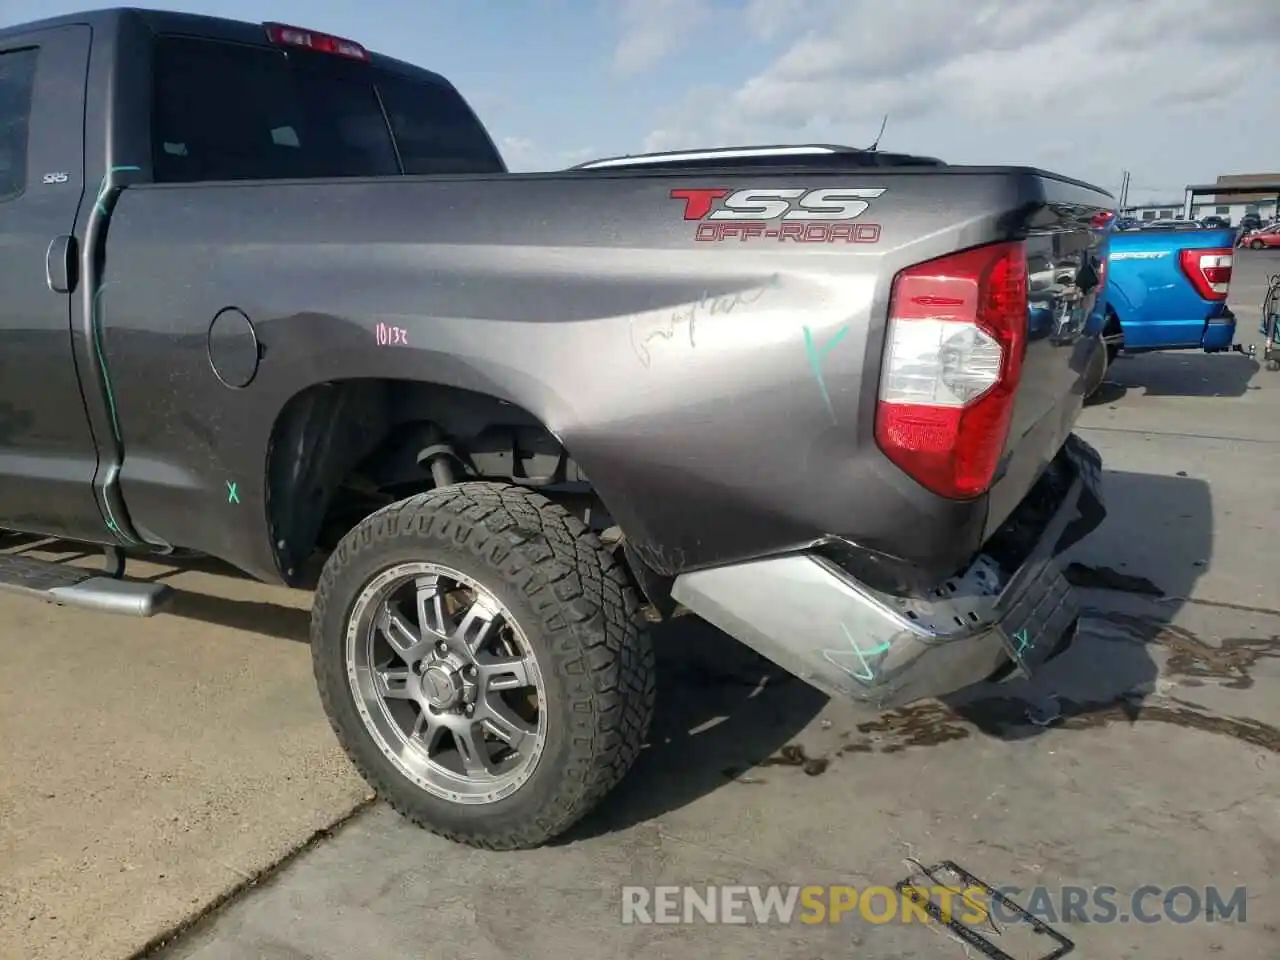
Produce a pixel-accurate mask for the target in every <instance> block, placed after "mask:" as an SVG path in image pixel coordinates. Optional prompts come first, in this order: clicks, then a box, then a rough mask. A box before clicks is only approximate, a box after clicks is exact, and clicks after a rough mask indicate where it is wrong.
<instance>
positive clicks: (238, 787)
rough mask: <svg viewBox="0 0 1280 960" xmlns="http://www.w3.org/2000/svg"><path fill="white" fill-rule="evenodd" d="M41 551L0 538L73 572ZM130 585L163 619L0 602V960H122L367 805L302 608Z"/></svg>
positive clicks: (260, 588)
mask: <svg viewBox="0 0 1280 960" xmlns="http://www.w3.org/2000/svg"><path fill="white" fill-rule="evenodd" d="M15 544H16V545H15ZM46 546H51V547H53V548H54V549H53V550H48V549H45V550H41V549H39V547H40V544H31V543H26V544H22V543H21V542H20V539H19V538H15V537H7V538H6V537H0V548H5V547H7V548H8V549H28V550H31V551H32V552H33V554H35V555H38V556H43V557H46V558H55V557H59V556H68V557H74V556H75V555H74V554H71V553H70V552H69V551H68V550H67V549H66V548H65V545H59V544H56V543H54V544H49V545H46ZM60 548H61V549H60ZM73 562H74V561H73ZM80 562H85V563H92V562H93V561H92V560H90V559H85V560H83V561H80ZM98 562H99V563H100V561H98ZM215 569H216V570H219V571H220V568H215ZM130 572H131V574H136V575H140V576H151V577H163V578H165V579H166V580H167V581H168V582H170V583H171V585H172V586H174V587H175V588H176V589H177V591H178V593H177V600H176V603H175V606H174V611H175V612H174V613H173V614H169V615H164V616H160V617H155V618H153V619H150V620H135V619H131V618H124V617H111V616H103V615H95V614H92V613H87V612H84V611H78V610H72V609H59V608H56V607H51V606H47V605H45V604H42V603H39V602H37V601H33V600H27V599H25V598H18V597H13V596H10V595H4V596H0V625H3V626H2V627H0V731H3V732H4V735H3V737H0V958H3V960H43V958H46V957H48V958H55V957H56V958H58V960H66V958H68V957H76V958H79V957H84V958H90V957H92V958H95V960H99V958H102V960H109V958H112V957H124V956H127V955H129V954H130V953H132V952H133V951H135V950H137V949H138V948H139V947H141V946H142V945H143V944H144V943H146V942H147V941H148V940H149V939H151V938H152V937H155V936H157V935H159V934H161V933H163V932H164V931H166V930H169V929H172V928H173V927H174V926H175V925H176V924H178V923H180V922H182V921H183V920H184V919H185V918H187V917H189V916H191V915H192V914H195V913H199V912H201V911H203V910H205V909H206V908H207V907H208V906H209V904H210V903H211V902H213V901H215V900H216V899H217V898H219V897H222V896H224V895H225V894H226V893H228V892H229V891H230V890H232V889H234V888H235V887H237V886H239V885H241V884H243V883H244V882H245V881H246V879H247V878H249V877H251V876H253V875H254V874H256V873H257V872H259V871H261V870H262V869H264V868H266V867H268V866H270V865H271V864H273V863H276V862H277V861H279V859H280V858H281V857H283V856H285V855H286V854H288V853H289V852H290V851H292V850H294V849H296V848H297V847H298V846H299V845H300V844H302V843H304V842H306V841H307V840H308V839H309V838H310V837H311V836H312V835H313V834H314V833H315V832H316V831H317V830H321V829H324V828H327V827H329V826H331V825H332V824H333V823H334V822H335V821H337V820H339V819H341V818H342V817H344V816H345V815H347V813H349V812H350V811H351V810H352V809H353V808H355V807H356V806H357V805H359V804H360V803H362V802H363V801H364V798H365V796H366V793H367V792H366V789H365V787H364V784H363V782H362V781H361V780H360V779H359V778H358V777H357V776H356V775H355V774H354V773H353V772H352V771H351V769H350V767H349V766H348V764H347V762H346V758H345V757H344V756H343V755H342V754H341V751H340V750H339V749H338V748H337V746H336V744H335V743H334V739H333V735H332V733H331V732H330V730H329V727H328V724H327V722H326V721H325V719H324V716H323V714H322V713H321V710H320V705H319V702H318V700H317V698H316V694H315V687H314V682H313V680H312V678H311V659H310V655H309V651H308V647H307V645H306V642H305V641H306V639H307V620H308V610H307V605H308V603H309V598H308V596H307V595H305V594H302V593H294V592H291V591H287V590H280V589H275V588H271V587H266V586H264V585H262V584H256V583H250V582H248V581H246V580H244V579H243V578H241V577H238V576H235V575H228V574H227V573H225V572H215V573H208V572H202V571H198V570H195V571H185V572H182V573H175V572H174V570H173V569H172V568H166V567H161V566H159V565H151V564H137V565H136V566H134V565H131V568H130Z"/></svg>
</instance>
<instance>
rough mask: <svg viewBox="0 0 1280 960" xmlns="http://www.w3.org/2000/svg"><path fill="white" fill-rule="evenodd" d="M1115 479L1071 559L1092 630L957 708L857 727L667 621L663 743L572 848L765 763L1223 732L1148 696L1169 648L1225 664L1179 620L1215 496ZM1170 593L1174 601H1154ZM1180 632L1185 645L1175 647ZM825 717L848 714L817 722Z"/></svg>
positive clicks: (1179, 658) (755, 663) (780, 675)
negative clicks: (1128, 608) (1058, 735)
mask: <svg viewBox="0 0 1280 960" xmlns="http://www.w3.org/2000/svg"><path fill="white" fill-rule="evenodd" d="M1104 484H1105V486H1104V490H1105V495H1106V498H1107V502H1108V510H1109V513H1108V518H1107V520H1106V521H1105V522H1104V523H1103V525H1102V527H1100V528H1099V529H1098V530H1097V531H1095V533H1094V535H1093V537H1091V538H1089V539H1087V540H1086V541H1085V542H1084V543H1085V544H1089V545H1091V549H1090V551H1089V553H1088V554H1087V555H1081V556H1076V554H1075V552H1073V553H1072V554H1069V555H1068V556H1067V557H1066V558H1064V560H1066V561H1068V562H1070V564H1071V565H1070V566H1069V567H1068V579H1070V580H1072V581H1073V582H1074V583H1075V584H1077V585H1078V586H1080V587H1082V588H1084V589H1083V590H1082V599H1083V601H1084V604H1083V605H1084V607H1085V615H1084V616H1082V618H1081V627H1080V630H1079V631H1078V633H1077V636H1076V638H1075V640H1074V641H1073V642H1072V643H1071V644H1070V646H1068V647H1067V648H1066V650H1065V651H1064V652H1063V653H1062V654H1061V655H1060V656H1058V657H1057V658H1055V659H1054V660H1052V661H1051V662H1049V663H1048V664H1046V665H1045V666H1044V667H1043V668H1042V669H1041V670H1040V671H1038V673H1037V674H1036V675H1035V676H1034V677H1033V678H1031V679H1025V678H1020V677H1019V678H1008V679H1004V680H1001V681H991V682H987V683H982V684H978V685H976V686H974V687H971V688H969V689H967V690H965V691H963V692H962V693H960V694H957V695H954V696H951V697H947V698H945V699H944V700H943V701H938V700H928V701H922V702H920V703H917V704H913V705H911V706H907V707H904V708H901V709H898V710H894V711H890V712H887V713H885V714H884V715H882V716H880V717H876V718H872V719H869V720H861V721H860V722H858V721H857V720H853V721H849V720H846V719H844V715H846V714H851V713H852V711H846V710H845V709H844V707H843V705H842V704H835V703H831V704H828V700H827V698H826V697H825V696H823V695H822V694H820V693H818V692H817V691H816V690H814V689H813V688H811V687H809V686H808V685H807V684H804V683H802V682H801V681H799V680H797V679H795V678H793V677H791V676H790V675H789V674H787V673H785V672H784V671H781V670H779V669H777V668H776V667H774V666H773V665H772V664H770V663H768V662H767V661H764V660H762V659H760V658H759V657H756V656H755V655H754V654H753V653H751V652H750V651H748V650H747V649H746V648H745V647H742V646H741V645H739V644H738V643H736V642H735V641H734V640H732V639H730V638H729V637H727V636H725V635H724V634H722V633H720V632H719V631H717V630H715V629H714V628H712V627H710V626H709V625H707V624H705V623H703V622H701V621H699V620H697V619H695V618H691V617H690V618H678V619H676V620H675V621H671V622H670V623H668V624H665V625H664V626H663V628H662V630H661V631H660V633H659V637H660V643H659V651H660V659H659V666H660V670H659V677H658V682H659V702H658V714H657V717H656V718H655V722H654V732H653V735H652V736H651V737H650V740H649V746H648V748H647V749H646V750H645V752H644V754H643V755H642V757H641V759H640V760H639V761H638V762H637V764H636V769H635V771H634V772H633V774H632V775H631V776H629V777H628V778H627V779H626V780H625V781H624V782H623V783H622V784H621V786H620V787H619V788H618V789H617V791H616V792H615V793H614V794H613V795H612V796H611V797H610V798H609V800H608V801H606V802H605V803H604V804H603V805H602V806H601V807H600V808H599V809H598V810H597V811H596V812H595V813H594V814H592V815H591V816H589V817H588V818H587V819H586V820H585V821H584V822H583V823H581V824H580V825H579V826H578V827H576V828H575V829H574V830H572V831H570V833H569V834H567V835H566V836H565V837H564V838H562V841H560V842H565V843H570V842H574V841H576V840H581V839H585V838H587V837H591V836H597V835H600V834H603V833H607V832H612V831H615V830H621V829H625V828H627V827H630V826H634V825H636V824H638V823H642V822H644V821H647V820H651V819H653V818H656V817H660V816H662V815H663V814H665V813H669V812H670V811H673V810H676V809H679V808H681V807H683V806H685V805H687V804H689V803H692V802H694V801H696V800H697V799H699V798H701V797H703V796H705V795H706V794H708V793H711V792H713V791H715V790H717V789H719V788H720V787H723V786H727V785H729V784H730V783H731V781H733V780H735V779H737V778H738V777H739V775H740V774H743V773H744V772H746V771H748V770H750V769H751V768H753V767H756V766H768V767H778V768H782V767H791V768H795V769H793V770H791V771H788V772H784V771H775V772H774V774H773V776H774V777H778V776H782V775H792V776H804V775H806V774H807V775H810V776H813V775H816V774H820V773H822V772H823V771H824V770H826V769H828V767H829V766H830V765H841V766H843V765H846V764H850V763H857V762H859V758H860V756H862V755H866V754H894V753H904V752H905V753H916V752H918V751H920V750H924V749H928V748H932V747H936V746H939V745H942V744H945V743H950V742H953V741H957V740H962V739H966V738H969V737H972V736H987V737H991V738H994V739H997V740H1000V741H1006V742H1011V741H1022V740H1026V739H1029V738H1033V737H1036V736H1038V735H1040V734H1042V733H1043V732H1045V730H1048V729H1058V728H1067V729H1084V728H1088V727H1101V726H1105V725H1107V724H1111V723H1128V724H1133V723H1138V722H1146V721H1162V722H1169V723H1177V724H1180V725H1183V726H1198V727H1200V728H1202V729H1213V728H1214V727H1213V719H1212V718H1204V717H1197V716H1192V715H1191V714H1192V713H1193V712H1194V711H1188V710H1186V709H1183V708H1181V707H1179V708H1177V709H1170V708H1168V707H1166V706H1163V705H1158V706H1153V705H1151V704H1148V703H1147V702H1146V701H1147V698H1148V696H1149V695H1150V694H1151V693H1152V692H1153V691H1154V690H1155V689H1156V682H1157V678H1158V676H1159V668H1158V666H1157V663H1156V660H1155V657H1154V656H1153V652H1154V651H1155V650H1156V649H1157V648H1161V647H1163V648H1164V649H1165V651H1166V653H1171V659H1170V663H1171V664H1172V667H1166V670H1169V669H1175V670H1176V669H1186V670H1197V669H1200V670H1203V669H1206V668H1205V664H1206V663H1212V662H1214V661H1213V653H1212V651H1211V650H1210V648H1209V647H1208V646H1207V645H1199V647H1200V654H1197V652H1196V650H1195V649H1193V648H1194V647H1196V646H1197V641H1195V639H1194V638H1192V639H1191V640H1190V641H1189V642H1188V641H1187V638H1186V637H1185V636H1184V635H1185V631H1181V630H1180V629H1179V628H1175V627H1170V626H1169V623H1168V621H1169V619H1170V618H1172V616H1173V615H1174V613H1176V612H1177V610H1178V609H1179V608H1180V606H1181V601H1180V600H1179V599H1177V598H1182V597H1186V596H1187V595H1188V594H1189V593H1190V592H1191V590H1192V588H1193V587H1194V585H1195V582H1196V580H1197V579H1198V578H1199V575H1200V572H1201V571H1202V570H1203V566H1202V564H1204V563H1206V562H1207V561H1208V559H1209V558H1210V556H1211V550H1212V538H1211V534H1212V510H1211V507H1212V504H1211V500H1210V491H1209V487H1208V485H1207V484H1206V483H1204V482H1203V481H1200V480H1195V479H1191V478H1184V477H1165V476H1155V475H1146V474H1134V473H1121V472H1107V473H1106V474H1105V479H1104ZM1138 545H1143V546H1145V547H1146V549H1147V551H1148V553H1147V554H1146V555H1145V556H1144V555H1143V554H1142V553H1141V552H1140V551H1135V550H1134V549H1132V548H1133V547H1134V546H1138ZM1078 549H1079V548H1077V551H1078ZM1152 555H1158V556H1159V557H1160V559H1161V562H1160V563H1159V564H1158V565H1154V568H1153V569H1151V571H1150V577H1151V578H1155V577H1158V578H1159V579H1158V581H1157V580H1154V579H1149V578H1148V577H1147V576H1143V575H1139V574H1138V572H1137V571H1139V570H1141V571H1144V572H1146V571H1147V569H1148V568H1149V567H1153V564H1152V563H1151V556H1152ZM1073 558H1074V559H1073ZM1127 571H1133V572H1132V573H1130V572H1127ZM1112 597H1116V598H1120V599H1122V600H1139V601H1145V603H1144V604H1143V607H1142V609H1143V612H1142V614H1141V615H1136V614H1133V613H1125V612H1124V611H1123V610H1120V611H1117V610H1116V609H1114V607H1115V605H1114V604H1111V603H1107V602H1102V603H1095V602H1094V601H1095V600H1097V598H1101V599H1102V600H1103V601H1106V600H1108V599H1110V598H1112ZM1157 598H1159V599H1160V600H1161V602H1159V603H1155V602H1152V601H1154V600H1156V599H1157ZM1175 636H1176V637H1177V638H1180V639H1174V640H1171V637H1175ZM1175 648H1176V651H1175ZM1180 663H1184V664H1185V665H1184V666H1179V664H1180ZM1224 669H1225V668H1224ZM762 681H763V682H762ZM820 713H822V714H823V715H824V716H830V717H832V718H835V719H833V720H824V721H823V722H822V723H816V722H814V721H815V720H816V719H817V717H818V715H819V714H820Z"/></svg>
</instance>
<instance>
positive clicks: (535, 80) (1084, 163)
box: [0, 0, 1280, 201]
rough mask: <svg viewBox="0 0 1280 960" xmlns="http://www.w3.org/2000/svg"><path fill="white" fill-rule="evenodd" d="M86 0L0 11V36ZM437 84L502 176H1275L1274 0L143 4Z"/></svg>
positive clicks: (182, 0)
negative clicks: (1005, 167)
mask: <svg viewBox="0 0 1280 960" xmlns="http://www.w3.org/2000/svg"><path fill="white" fill-rule="evenodd" d="M100 5H106V0H92V2H91V0H80V2H75V0H72V2H66V0H0V20H2V21H4V22H6V23H15V22H19V21H22V20H27V19H32V18H35V17H38V16H43V15H48V14H50V13H54V12H63V11H70V10H75V9H80V8H84V7H93V6H100ZM145 5H148V6H157V7H168V8H172V9H184V10H191V11H195V12H201V13H210V14H216V15H221V16H229V17H234V18H237V19H245V20H252V21H262V20H268V19H274V20H282V21H285V22H288V23H295V24H299V25H302V26H309V27H314V28H315V29H319V30H329V31H331V32H334V33H339V34H342V35H344V36H349V37H351V38H352V39H355V40H358V41H360V42H362V43H364V44H365V45H366V46H369V47H371V48H373V49H376V50H379V51H381V52H384V53H389V54H391V55H393V56H397V57H401V58H403V59H406V60H410V61H413V62H415V63H419V64H422V65H423V66H427V67H431V68H432V69H435V70H438V71H440V72H441V73H444V74H446V75H447V76H448V77H449V78H450V79H452V80H453V81H454V83H455V84H457V86H458V87H459V88H460V89H461V90H462V92H463V94H464V95H465V96H466V97H467V98H468V100H470V101H471V103H472V105H473V106H474V107H475V108H476V110H477V111H478V112H479V113H480V115H481V117H482V119H484V120H485V121H486V123H487V124H488V125H489V126H490V128H491V129H492V130H493V131H494V133H495V136H496V137H497V138H498V139H499V141H500V142H501V143H502V145H503V149H504V152H505V154H506V156H507V160H508V163H510V164H511V166H512V167H513V168H515V169H523V170H534V169H553V168H556V167H563V166H566V165H568V164H571V163H574V162H577V161H579V160H582V159H586V158H589V157H599V156H609V155H614V154H620V153H634V152H639V151H641V150H645V149H667V148H680V147H696V146H710V145H728V144H742V143H762V142H763V143H779V142H787V143H794V142H814V141H826V142H837V143H848V144H854V145H863V144H867V143H869V142H870V141H871V140H873V139H874V137H875V135H876V131H877V129H878V128H879V126H880V119H881V117H882V116H883V115H884V114H885V113H887V114H888V115H889V123H888V128H887V130H886V132H885V136H884V139H883V140H882V145H883V146H884V147H885V148H886V149H893V150H904V151H915V152H921V153H927V154H930V155H932V156H938V157H941V158H943V159H945V160H948V161H951V162H955V163H1031V164H1037V165H1040V166H1044V167H1048V168H1050V169H1053V170H1057V171H1060V172H1062V173H1066V174H1071V175H1074V176H1078V177H1082V178H1084V179H1088V180H1091V181H1093V182H1096V183H1099V184H1101V185H1102V186H1105V187H1107V188H1109V189H1111V190H1112V191H1113V192H1115V191H1116V190H1117V189H1118V186H1119V182H1120V176H1121V171H1122V170H1124V169H1129V170H1131V171H1132V172H1133V180H1132V183H1133V186H1132V187H1131V193H1130V196H1131V199H1132V200H1134V201H1143V200H1148V199H1181V191H1182V186H1183V185H1184V184H1185V183H1187V182H1188V181H1190V180H1195V181H1204V180H1209V181H1212V180H1213V179H1214V178H1215V177H1216V176H1217V175H1218V174H1221V173H1254V172H1280V94H1278V93H1277V91H1278V90H1280V83H1278V82H1277V81H1280V0H1234V2H1230V3H1207V2H1205V0H359V2H356V0H195V2H191V0H150V2H147V3H146V4H145Z"/></svg>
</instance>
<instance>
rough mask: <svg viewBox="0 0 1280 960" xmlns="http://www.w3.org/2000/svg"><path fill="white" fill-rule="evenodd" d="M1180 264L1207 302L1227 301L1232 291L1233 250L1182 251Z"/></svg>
mask: <svg viewBox="0 0 1280 960" xmlns="http://www.w3.org/2000/svg"><path fill="white" fill-rule="evenodd" d="M1178 262H1179V263H1180V264H1181V265H1182V272H1183V273H1185V274H1186V275H1187V279H1188V280H1190V281H1191V285H1192V286H1193V287H1195V288H1196V293H1198V294H1200V296H1201V297H1202V298H1203V299H1205V300H1225V299H1227V291H1229V290H1230V289H1231V264H1232V256H1231V248H1230V247H1214V248H1212V249H1204V250H1180V251H1178Z"/></svg>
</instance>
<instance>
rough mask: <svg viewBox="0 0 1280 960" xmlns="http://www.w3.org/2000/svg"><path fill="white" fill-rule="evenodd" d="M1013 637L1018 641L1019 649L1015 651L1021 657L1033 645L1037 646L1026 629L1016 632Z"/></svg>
mask: <svg viewBox="0 0 1280 960" xmlns="http://www.w3.org/2000/svg"><path fill="white" fill-rule="evenodd" d="M1013 639H1014V640H1017V641H1018V649H1017V650H1016V651H1014V652H1015V653H1017V655H1018V656H1019V657H1020V656H1022V654H1023V653H1024V652H1025V651H1027V650H1030V649H1031V648H1032V647H1034V646H1035V644H1034V643H1032V642H1031V639H1030V638H1029V637H1028V636H1027V631H1026V630H1025V629H1023V630H1019V631H1018V632H1017V633H1015V634H1014V635H1013Z"/></svg>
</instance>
